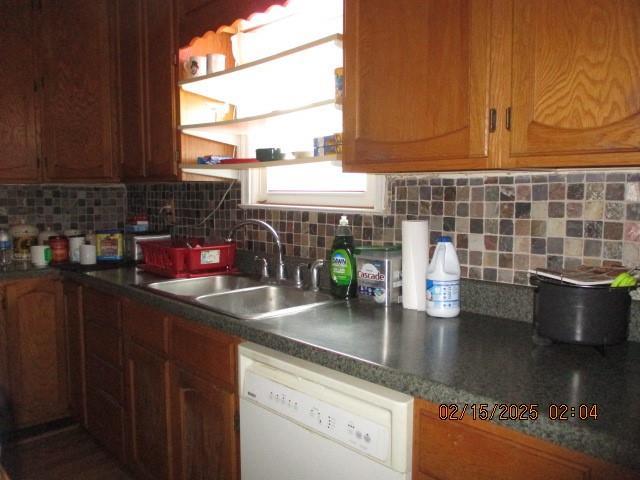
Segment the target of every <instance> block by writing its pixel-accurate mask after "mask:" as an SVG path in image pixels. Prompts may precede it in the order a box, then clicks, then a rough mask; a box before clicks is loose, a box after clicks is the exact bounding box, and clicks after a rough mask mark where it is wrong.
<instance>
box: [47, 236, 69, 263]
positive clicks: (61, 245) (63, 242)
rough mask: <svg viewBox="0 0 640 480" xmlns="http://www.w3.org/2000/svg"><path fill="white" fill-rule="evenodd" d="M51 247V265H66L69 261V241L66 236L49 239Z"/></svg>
mask: <svg viewBox="0 0 640 480" xmlns="http://www.w3.org/2000/svg"><path fill="white" fill-rule="evenodd" d="M49 247H51V263H65V262H68V261H69V239H68V238H67V237H64V236H57V237H51V238H49Z"/></svg>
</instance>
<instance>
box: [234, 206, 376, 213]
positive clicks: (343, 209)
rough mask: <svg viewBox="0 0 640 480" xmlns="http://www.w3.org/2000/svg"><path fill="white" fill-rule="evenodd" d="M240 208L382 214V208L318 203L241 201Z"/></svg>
mask: <svg viewBox="0 0 640 480" xmlns="http://www.w3.org/2000/svg"><path fill="white" fill-rule="evenodd" d="M239 207H240V208H241V209H244V210H248V209H252V208H265V209H270V210H299V211H305V212H328V213H360V214H363V213H370V214H372V215H384V214H385V213H386V212H384V211H383V210H375V209H373V208H363V207H326V206H320V205H286V204H275V203H242V204H240V205H239Z"/></svg>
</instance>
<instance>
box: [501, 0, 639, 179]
mask: <svg viewBox="0 0 640 480" xmlns="http://www.w3.org/2000/svg"><path fill="white" fill-rule="evenodd" d="M512 48H513V55H512V58H513V64H512V77H511V95H512V98H511V102H512V103H511V105H512V110H511V142H510V153H511V159H510V161H509V162H507V163H508V164H505V165H504V166H516V167H528V166H598V165H603V164H607V165H628V164H640V4H639V3H638V1H637V0H536V1H530V0H529V1H526V0H515V1H514V3H513V47H512Z"/></svg>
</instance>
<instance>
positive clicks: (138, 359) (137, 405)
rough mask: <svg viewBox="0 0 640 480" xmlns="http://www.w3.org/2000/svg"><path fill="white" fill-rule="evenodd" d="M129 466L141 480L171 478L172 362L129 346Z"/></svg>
mask: <svg viewBox="0 0 640 480" xmlns="http://www.w3.org/2000/svg"><path fill="white" fill-rule="evenodd" d="M126 350H127V354H126V370H125V377H126V384H127V406H126V416H127V422H126V423H127V425H126V428H127V437H128V439H129V440H128V449H127V463H128V464H129V465H130V466H131V468H132V469H133V470H134V471H135V473H136V474H137V476H138V477H139V478H145V479H158V480H165V479H168V478H170V475H169V468H170V466H169V432H168V427H169V422H168V412H169V410H168V401H169V362H168V361H167V360H166V359H165V358H163V357H161V356H159V355H157V354H155V353H153V352H151V351H149V350H147V349H146V348H144V347H141V346H139V345H137V344H136V343H134V342H128V343H127V349H126Z"/></svg>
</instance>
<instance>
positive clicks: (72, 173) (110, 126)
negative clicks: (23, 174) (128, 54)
mask: <svg viewBox="0 0 640 480" xmlns="http://www.w3.org/2000/svg"><path fill="white" fill-rule="evenodd" d="M112 9H113V5H112V2H110V1H109V0H94V1H91V2H86V1H84V0H44V1H43V2H42V48H41V49H42V63H43V73H44V100H43V103H44V105H43V131H42V135H43V154H44V158H45V164H46V172H45V175H46V179H47V180H111V179H113V177H115V170H114V169H115V162H114V157H115V154H116V152H115V150H114V149H113V147H112V145H114V138H115V135H114V133H115V123H114V121H113V113H114V110H113V107H114V104H113V101H112V100H113V98H114V97H113V95H112V94H113V92H114V91H115V85H116V82H115V78H113V76H112V74H113V71H114V69H113V65H112V61H113V60H114V58H112V56H113V53H114V52H113V49H112V45H111V43H110V42H111V25H110V23H111V20H110V17H111V18H113V15H112V12H111V10H112Z"/></svg>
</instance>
